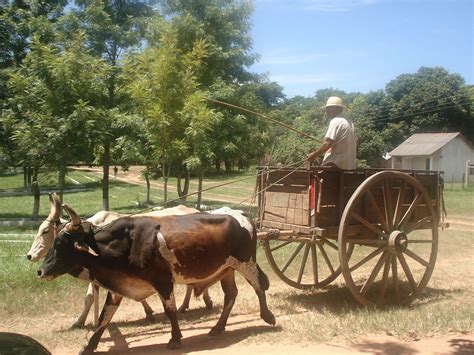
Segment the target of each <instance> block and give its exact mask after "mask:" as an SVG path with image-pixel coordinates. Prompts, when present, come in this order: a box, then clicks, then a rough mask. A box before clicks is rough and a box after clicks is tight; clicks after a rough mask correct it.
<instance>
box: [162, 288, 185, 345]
mask: <svg viewBox="0 0 474 355" xmlns="http://www.w3.org/2000/svg"><path fill="white" fill-rule="evenodd" d="M156 290H157V291H158V294H159V295H160V298H161V302H163V309H164V310H165V314H166V316H167V317H168V319H169V320H170V323H171V339H170V341H169V342H168V345H166V347H167V348H168V349H178V348H180V347H181V338H182V337H183V335H182V334H181V330H180V329H179V324H178V317H177V310H176V301H175V299H174V292H173V283H172V282H171V279H170V281H169V282H166V283H165V282H163V283H160V284H159V287H157V288H156Z"/></svg>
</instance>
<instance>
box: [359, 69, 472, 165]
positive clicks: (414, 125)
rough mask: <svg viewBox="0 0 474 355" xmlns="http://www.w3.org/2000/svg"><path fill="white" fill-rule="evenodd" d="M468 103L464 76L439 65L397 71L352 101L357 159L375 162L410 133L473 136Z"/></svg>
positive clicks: (469, 137)
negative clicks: (382, 84) (383, 83)
mask: <svg viewBox="0 0 474 355" xmlns="http://www.w3.org/2000/svg"><path fill="white" fill-rule="evenodd" d="M471 102H472V100H471V99H470V98H469V89H468V87H467V86H466V85H465V84H464V80H463V79H462V78H461V77H460V76H459V75H458V74H450V73H449V72H448V71H447V70H445V69H443V68H439V67H435V68H425V67H422V68H420V69H419V70H418V71H417V72H416V73H414V74H403V75H400V76H399V77H397V78H396V79H394V80H392V81H390V82H389V83H388V84H387V85H386V87H385V90H379V91H375V92H370V93H367V94H364V95H359V96H358V97H357V98H356V99H355V100H354V102H353V104H352V105H351V116H352V118H353V120H354V123H355V125H356V131H357V135H358V137H359V146H358V157H359V159H361V160H364V161H365V163H367V164H368V165H370V166H378V165H379V164H380V161H381V157H382V155H383V154H384V153H385V152H387V151H390V150H392V149H393V148H395V147H396V146H397V145H399V144H400V143H401V142H403V141H404V140H405V139H406V138H408V136H410V135H411V134H413V133H420V132H447V131H460V132H462V133H463V134H464V135H465V136H466V137H467V138H468V139H471V140H472V139H473V138H474V117H473V114H472V104H471Z"/></svg>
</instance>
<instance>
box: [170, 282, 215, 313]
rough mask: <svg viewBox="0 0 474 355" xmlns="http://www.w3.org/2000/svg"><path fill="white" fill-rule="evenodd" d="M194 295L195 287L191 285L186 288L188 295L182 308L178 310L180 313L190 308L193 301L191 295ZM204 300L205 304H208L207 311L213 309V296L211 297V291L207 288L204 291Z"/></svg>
mask: <svg viewBox="0 0 474 355" xmlns="http://www.w3.org/2000/svg"><path fill="white" fill-rule="evenodd" d="M192 293H193V287H192V286H190V285H187V286H186V295H185V296H184V300H183V303H182V304H181V306H180V307H179V308H178V312H180V313H183V312H185V311H186V310H187V309H188V308H189V301H190V300H191V294H192ZM202 298H203V299H204V303H205V304H206V308H207V309H212V306H213V304H212V299H211V296H209V291H208V289H207V288H206V290H205V291H204V293H203V295H202Z"/></svg>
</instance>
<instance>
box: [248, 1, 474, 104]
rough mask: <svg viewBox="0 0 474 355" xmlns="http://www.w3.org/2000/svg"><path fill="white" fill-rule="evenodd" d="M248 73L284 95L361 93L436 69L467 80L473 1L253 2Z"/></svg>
mask: <svg viewBox="0 0 474 355" xmlns="http://www.w3.org/2000/svg"><path fill="white" fill-rule="evenodd" d="M254 7H255V9H254V14H253V16H252V23H253V27H252V31H251V34H252V38H253V50H254V52H256V53H257V54H259V55H260V60H259V62H258V63H256V64H254V65H253V66H252V67H251V71H252V72H257V73H262V74H264V73H266V74H267V75H268V77H269V79H270V80H272V81H276V82H277V83H279V84H280V85H281V86H283V87H284V93H285V94H286V95H287V97H293V96H296V95H302V96H312V95H314V93H315V91H317V90H318V89H325V88H331V87H332V88H337V89H340V90H344V91H346V92H361V93H367V92H369V91H373V90H379V89H384V87H385V85H386V84H387V83H388V82H390V81H391V80H393V79H395V78H396V77H397V76H399V75H401V74H407V73H415V72H416V71H417V70H418V69H419V68H420V67H422V66H425V67H434V66H441V67H443V68H445V69H447V70H448V71H449V72H450V73H458V74H460V75H461V76H462V77H463V78H464V79H465V81H466V83H467V84H469V85H472V84H474V58H473V47H474V0H254Z"/></svg>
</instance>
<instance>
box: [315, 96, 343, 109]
mask: <svg viewBox="0 0 474 355" xmlns="http://www.w3.org/2000/svg"><path fill="white" fill-rule="evenodd" d="M328 106H339V107H342V108H343V109H347V107H346V106H344V105H343V104H342V100H341V98H340V97H338V96H331V97H330V98H329V99H328V101H327V103H326V106H321V108H326V107H328Z"/></svg>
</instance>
